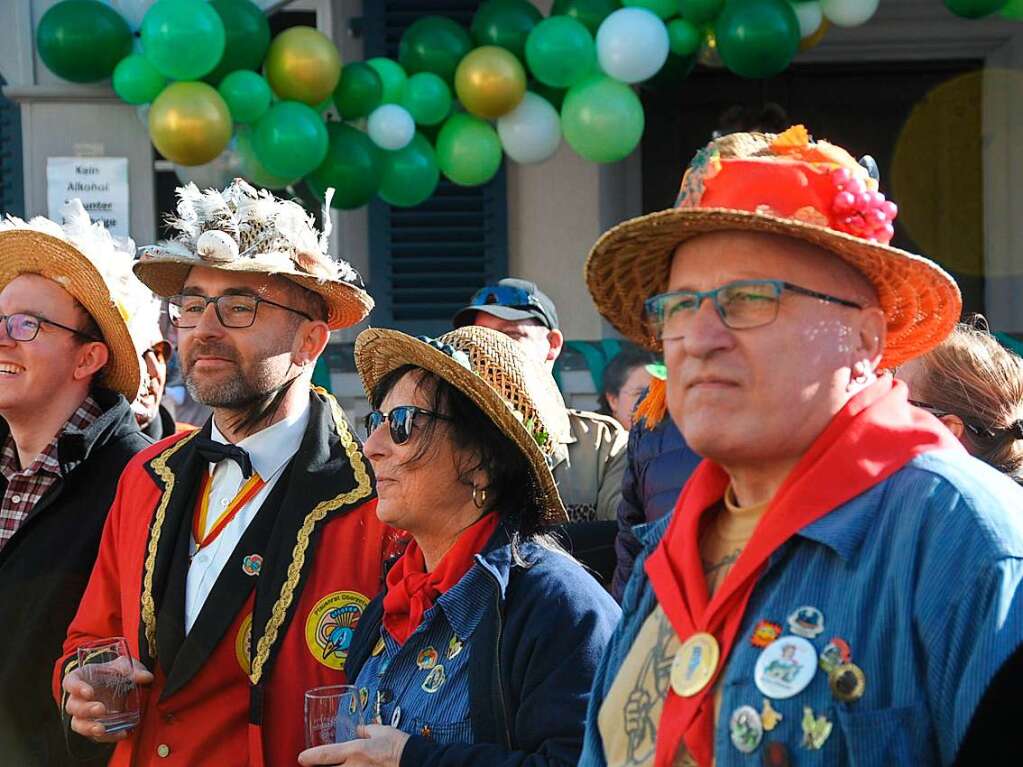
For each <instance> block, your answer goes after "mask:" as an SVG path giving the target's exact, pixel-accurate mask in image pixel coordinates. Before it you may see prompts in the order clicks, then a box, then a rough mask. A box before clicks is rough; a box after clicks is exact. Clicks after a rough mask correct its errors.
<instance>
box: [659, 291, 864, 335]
mask: <svg viewBox="0 0 1023 767" xmlns="http://www.w3.org/2000/svg"><path fill="white" fill-rule="evenodd" d="M785 291H789V292H791V293H798V294H799V295H801V296H808V297H810V298H816V299H817V300H819V301H827V302H829V303H833V304H840V305H841V306H848V307H851V308H853V309H862V308H863V307H862V306H861V305H860V304H858V303H856V302H855V301H849V300H847V299H844V298H839V297H838V296H832V295H829V294H827V293H820V292H818V291H816V290H810V289H809V288H804V287H801V286H799V285H793V284H792V283H791V282H785V281H784V280H736V281H734V282H729V283H728V284H727V285H722V286H721V287H720V288H714V289H713V290H675V291H672V292H670V293H660V294H658V295H656V296H653V297H652V298H648V299H647V300H646V301H645V302H644V304H643V306H644V308H645V309H646V316H647V320H648V322H649V323H650V325H651V327H652V328H653V330H654V331H655V332H656V334H657V337H658V338H666V339H672V338H679V337H681V336H684V335H685V334H686V331H687V329H688V326H689V322H690V320H691V319H692V318H693V317H695V316H696V313H697V312H698V311H699V310H700V307H701V306H702V305H703V301H704V299H710V301H711V303H713V304H714V309H715V311H717V313H718V316H719V317H720V318H721V321H722V322H723V323H724V324H725V325H726V326H727V327H729V328H732V329H733V330H747V329H749V328H756V327H760V326H762V325H769V324H771V323H772V322H774V321H775V319H777V317H778V306H779V304H780V303H781V295H782V293H784V292H785Z"/></svg>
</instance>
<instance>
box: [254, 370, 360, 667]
mask: <svg viewBox="0 0 1023 767" xmlns="http://www.w3.org/2000/svg"><path fill="white" fill-rule="evenodd" d="M312 388H313V390H314V391H315V392H316V393H317V394H319V395H321V396H323V397H325V398H326V399H327V402H328V404H329V405H330V412H331V415H332V416H333V417H334V427H335V429H336V430H337V435H338V437H339V439H340V440H341V445H342V446H343V447H344V449H345V453H346V454H347V455H348V462H349V463H350V464H351V466H352V471H353V472H354V473H355V489H354V490H350V491H349V492H347V493H342V494H341V495H338V496H335V497H334V498H331V499H330V500H327V501H323V502H322V503H319V504H317V505H316V506H315V507H314V508H313V510H312V511H310V512H309V514H307V515H306V518H305V521H304V522H303V523H302V527H301V528H300V529H299V531H298V539H297V541H296V542H295V548H294V549H292V552H291V564H290V565H288V578H287V580H286V581H285V582H284V586H283V587H282V588H281V595H280V597H278V599H277V602H276V603H275V604H274V607H273V611H272V612H271V615H270V620H269V621H268V622H267V624H266V631H265V632H263V636H261V637H260V638H259V642H258V643H257V644H256V655H255V657H254V658H253V659H252V671H251V673H250V674H249V679H251V680H252V684H259V680H260V678H261V677H262V676H263V666H264V665H265V664H266V662H267V660H268V659H269V657H270V649H271V648H272V647H273V646H274V643H275V642H276V641H277V634H278V633H279V632H280V630H281V626H283V625H284V616H285V615H286V614H287V612H288V608H289V607H291V602H292V600H293V599H294V597H295V588H296V587H297V586H298V581H299V578H300V577H301V574H302V567H303V565H305V555H306V549H308V548H309V538H310V536H311V535H312V533H313V528H314V527H316V524H317V523H318V522H320V521H321V520H322V519H323V518H324V517H325V516H327V513H328V512H331V511H333V510H334V509H337V508H340V507H341V506H346V505H349V504H352V503H355V502H356V501H358V500H359V499H361V498H365V497H366V496H368V495H369V494H370V493H371V492H372V489H373V488H372V484H371V483H370V480H369V473H368V472H367V471H366V464H365V463H363V456H362V451H360V450H359V446H358V444H357V443H356V442H355V440H354V439H352V434H351V432H350V431H349V430H348V425H347V424H346V423H345V417H344V413H343V412H342V410H341V406H340V405H338V404H337V400H336V399H334V397H333V396H331V395H330V394H329V393H328V392H327V391H326V390H324V389H321V388H319V387H315V386H314V387H312Z"/></svg>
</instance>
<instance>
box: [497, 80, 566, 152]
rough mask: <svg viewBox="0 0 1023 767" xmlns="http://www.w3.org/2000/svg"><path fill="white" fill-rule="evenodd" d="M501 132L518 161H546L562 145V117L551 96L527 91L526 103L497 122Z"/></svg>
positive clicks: (502, 141) (507, 150) (502, 137)
mask: <svg viewBox="0 0 1023 767" xmlns="http://www.w3.org/2000/svg"><path fill="white" fill-rule="evenodd" d="M497 133H498V135H499V136H500V137H501V146H503V147H504V151H505V154H507V155H508V156H509V157H510V158H511V159H513V160H514V161H515V162H521V163H530V162H543V161H544V160H546V159H547V158H548V157H550V156H551V155H552V154H554V153H555V152H556V151H558V146H559V145H560V144H561V119H560V118H559V117H558V110H556V109H555V108H554V107H553V106H551V104H550V102H549V101H547V99H545V98H543V97H542V96H537V95H536V94H535V93H531V92H530V91H526V95H525V97H524V98H523V99H522V102H521V103H520V104H519V105H518V106H517V107H515V109H513V110H512V111H511V112H509V113H508V114H506V115H504V116H503V117H501V118H500V119H499V120H498V121H497Z"/></svg>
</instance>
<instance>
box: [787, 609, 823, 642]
mask: <svg viewBox="0 0 1023 767" xmlns="http://www.w3.org/2000/svg"><path fill="white" fill-rule="evenodd" d="M789 631H791V632H792V633H793V634H796V635H797V636H801V637H806V638H807V639H813V638H814V637H816V636H817V635H818V634H820V633H821V632H822V631H824V613H822V612H821V611H820V610H818V609H817V608H816V607H811V606H809V605H803V606H802V607H800V608H799V609H798V610H796V611H795V612H793V613H792V614H791V615H790V616H789Z"/></svg>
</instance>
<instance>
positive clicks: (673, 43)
mask: <svg viewBox="0 0 1023 767" xmlns="http://www.w3.org/2000/svg"><path fill="white" fill-rule="evenodd" d="M701 42H703V35H701V34H700V30H699V28H697V26H696V25H695V24H693V23H692V22H689V21H686V20H685V19H672V20H671V21H670V22H668V45H669V46H670V47H671V52H672V53H674V54H675V55H676V56H692V55H693V54H694V53H696V52H697V51H698V50H700V43H701Z"/></svg>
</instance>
